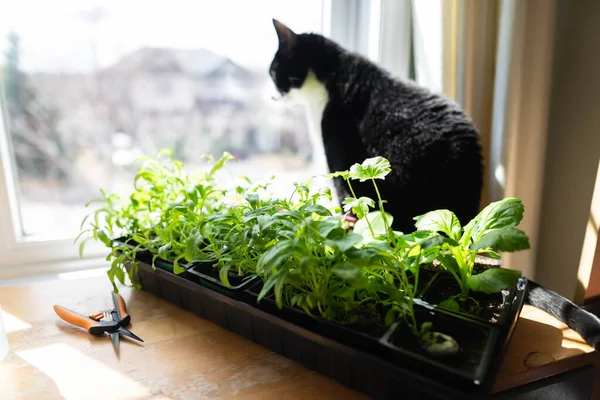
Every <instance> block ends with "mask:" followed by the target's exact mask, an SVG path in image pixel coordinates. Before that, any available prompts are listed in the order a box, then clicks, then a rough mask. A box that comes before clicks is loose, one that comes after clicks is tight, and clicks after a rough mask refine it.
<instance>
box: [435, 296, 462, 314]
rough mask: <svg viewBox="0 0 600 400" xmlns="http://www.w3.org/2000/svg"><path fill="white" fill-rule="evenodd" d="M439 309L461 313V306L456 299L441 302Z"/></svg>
mask: <svg viewBox="0 0 600 400" xmlns="http://www.w3.org/2000/svg"><path fill="white" fill-rule="evenodd" d="M438 307H440V308H443V309H446V310H450V311H456V312H458V311H460V306H459V305H458V303H457V302H456V300H454V299H446V300H444V301H442V302H440V304H438Z"/></svg>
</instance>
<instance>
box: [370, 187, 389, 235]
mask: <svg viewBox="0 0 600 400" xmlns="http://www.w3.org/2000/svg"><path fill="white" fill-rule="evenodd" d="M371 181H372V182H373V186H375V192H377V199H378V200H379V208H381V217H382V218H383V225H384V226H385V231H386V233H387V231H388V229H389V225H388V222H387V218H386V217H385V209H384V208H383V200H382V199H381V194H380V193H379V188H378V187H377V183H375V179H373V178H371ZM388 239H389V238H388Z"/></svg>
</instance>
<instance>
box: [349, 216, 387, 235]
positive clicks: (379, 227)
mask: <svg viewBox="0 0 600 400" xmlns="http://www.w3.org/2000/svg"><path fill="white" fill-rule="evenodd" d="M385 218H386V220H387V222H388V224H389V225H392V222H393V221H394V217H392V215H391V214H389V213H387V212H386V213H385ZM367 220H368V221H369V223H370V224H371V227H372V228H373V233H374V234H375V238H377V237H379V236H382V235H385V234H386V233H387V232H386V229H385V223H384V219H383V214H382V213H381V211H371V212H370V213H368V214H367V215H366V216H365V217H364V218H361V219H359V220H358V221H356V223H355V224H354V228H353V231H354V232H355V233H358V234H361V235H363V237H366V236H371V231H370V230H369V225H368V224H367Z"/></svg>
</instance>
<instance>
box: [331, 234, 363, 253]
mask: <svg viewBox="0 0 600 400" xmlns="http://www.w3.org/2000/svg"><path fill="white" fill-rule="evenodd" d="M362 240H363V237H362V236H361V235H359V234H358V233H349V234H347V235H346V236H345V237H343V238H341V239H337V240H329V239H328V240H326V241H325V245H326V246H331V247H335V248H337V249H338V250H339V251H341V252H342V253H344V252H346V251H348V250H349V249H350V248H351V247H352V246H354V245H355V244H357V243H360V242H362Z"/></svg>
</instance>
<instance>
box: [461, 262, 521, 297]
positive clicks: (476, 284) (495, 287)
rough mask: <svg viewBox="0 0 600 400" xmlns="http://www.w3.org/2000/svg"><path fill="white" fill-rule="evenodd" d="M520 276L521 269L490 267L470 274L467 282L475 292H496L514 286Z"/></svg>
mask: <svg viewBox="0 0 600 400" xmlns="http://www.w3.org/2000/svg"><path fill="white" fill-rule="evenodd" d="M520 276H521V271H517V270H514V269H507V268H490V269H488V270H485V271H484V272H482V273H480V274H476V275H472V276H470V277H469V279H468V280H467V284H468V286H469V288H470V289H471V290H473V291H475V292H483V293H486V294H490V293H498V292H500V291H502V290H504V289H510V288H512V287H513V286H515V285H516V284H517V281H518V280H519V277H520Z"/></svg>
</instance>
